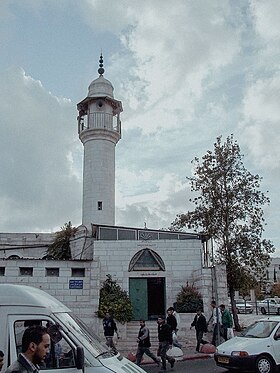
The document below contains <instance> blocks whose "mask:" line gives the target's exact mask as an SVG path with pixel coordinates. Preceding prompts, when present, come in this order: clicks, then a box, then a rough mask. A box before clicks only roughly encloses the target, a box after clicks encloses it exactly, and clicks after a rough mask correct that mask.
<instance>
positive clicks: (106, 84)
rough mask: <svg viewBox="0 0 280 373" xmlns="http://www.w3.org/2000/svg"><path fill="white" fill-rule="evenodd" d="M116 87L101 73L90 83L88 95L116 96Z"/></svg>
mask: <svg viewBox="0 0 280 373" xmlns="http://www.w3.org/2000/svg"><path fill="white" fill-rule="evenodd" d="M113 91H114V88H113V86H112V83H111V82H110V81H109V80H107V79H105V78H104V77H103V75H100V76H99V78H97V79H95V80H94V81H93V82H91V83H90V85H89V87H88V97H106V96H109V97H111V98H114V94H113Z"/></svg>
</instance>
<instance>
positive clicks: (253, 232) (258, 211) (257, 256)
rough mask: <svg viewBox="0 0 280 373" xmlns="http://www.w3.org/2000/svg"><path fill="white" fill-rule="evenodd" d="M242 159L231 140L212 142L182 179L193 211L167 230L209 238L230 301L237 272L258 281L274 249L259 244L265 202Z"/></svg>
mask: <svg viewBox="0 0 280 373" xmlns="http://www.w3.org/2000/svg"><path fill="white" fill-rule="evenodd" d="M242 159H243V155H241V154H240V148H239V145H238V143H237V142H236V141H235V140H234V139H233V135H231V136H228V137H227V139H226V141H225V142H224V143H222V141H221V136H220V137H218V138H217V141H216V142H215V143H214V150H213V151H210V150H208V151H207V153H206V154H205V155H204V156H203V157H202V159H201V160H199V159H198V158H195V159H194V160H193V161H192V163H193V166H194V176H193V177H191V178H188V179H189V181H190V187H191V191H192V192H194V193H195V197H194V198H193V199H190V202H191V203H193V204H194V210H193V211H188V212H187V213H185V214H181V215H178V216H177V218H176V220H175V221H174V222H173V223H172V227H173V228H178V229H181V228H183V227H187V228H189V229H194V230H195V231H198V232H200V233H201V231H202V232H204V233H206V234H207V235H209V236H210V237H212V238H214V241H215V249H216V250H215V261H216V263H221V264H225V266H226V270H227V281H228V287H229V293H230V298H231V301H233V299H234V290H237V289H238V287H240V285H239V275H240V270H241V269H242V268H246V269H249V272H250V273H251V274H252V275H253V276H254V277H256V278H262V277H263V275H264V272H265V269H266V268H267V267H268V266H269V263H270V253H272V252H274V250H275V248H274V246H273V244H272V243H271V241H270V240H266V239H262V234H263V232H264V228H263V225H264V215H263V209H262V206H264V205H266V204H268V203H269V198H268V197H267V196H266V195H265V194H264V193H263V192H261V191H260V190H259V188H260V182H261V180H262V178H261V177H260V176H259V175H252V174H251V173H250V172H249V171H248V170H247V169H246V168H245V166H244V165H243V162H242ZM234 316H236V315H234ZM236 320H238V319H237V316H236V318H235V321H236ZM236 326H237V323H236Z"/></svg>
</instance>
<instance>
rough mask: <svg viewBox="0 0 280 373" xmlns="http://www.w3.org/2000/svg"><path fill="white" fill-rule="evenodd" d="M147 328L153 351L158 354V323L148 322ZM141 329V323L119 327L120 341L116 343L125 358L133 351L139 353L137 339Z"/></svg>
mask: <svg viewBox="0 0 280 373" xmlns="http://www.w3.org/2000/svg"><path fill="white" fill-rule="evenodd" d="M146 326H147V327H148V328H149V330H150V341H151V345H152V346H151V351H152V352H154V353H156V350H157V346H158V339H157V322H156V321H146ZM139 329H140V325H139V321H131V322H129V323H127V324H126V325H123V326H119V334H120V339H118V340H117V341H115V342H116V347H117V349H118V351H120V352H121V353H122V354H123V355H124V356H126V355H127V352H129V351H131V352H133V353H136V351H137V346H138V344H137V337H138V332H139Z"/></svg>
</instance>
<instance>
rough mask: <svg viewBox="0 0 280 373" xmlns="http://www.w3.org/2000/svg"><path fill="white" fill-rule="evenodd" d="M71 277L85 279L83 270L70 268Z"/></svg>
mask: <svg viewBox="0 0 280 373" xmlns="http://www.w3.org/2000/svg"><path fill="white" fill-rule="evenodd" d="M71 272H72V273H71V277H85V269H84V268H71Z"/></svg>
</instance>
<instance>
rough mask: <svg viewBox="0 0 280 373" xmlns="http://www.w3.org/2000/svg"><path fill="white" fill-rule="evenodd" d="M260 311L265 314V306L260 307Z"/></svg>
mask: <svg viewBox="0 0 280 373" xmlns="http://www.w3.org/2000/svg"><path fill="white" fill-rule="evenodd" d="M261 313H262V314H263V315H265V314H266V310H265V308H264V307H262V308H261Z"/></svg>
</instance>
